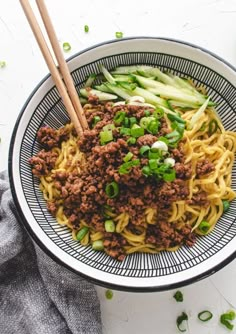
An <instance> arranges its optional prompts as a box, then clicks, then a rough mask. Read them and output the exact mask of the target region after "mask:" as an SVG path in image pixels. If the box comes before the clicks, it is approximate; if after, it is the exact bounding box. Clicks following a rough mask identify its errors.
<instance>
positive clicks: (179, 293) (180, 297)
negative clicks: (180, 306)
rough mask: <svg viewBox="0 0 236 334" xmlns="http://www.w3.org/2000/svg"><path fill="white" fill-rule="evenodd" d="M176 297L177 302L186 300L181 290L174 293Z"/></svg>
mask: <svg viewBox="0 0 236 334" xmlns="http://www.w3.org/2000/svg"><path fill="white" fill-rule="evenodd" d="M173 297H174V299H175V300H176V301H177V302H182V301H183V300H184V297H183V294H182V292H181V291H179V290H178V291H176V293H175V294H174V296H173Z"/></svg>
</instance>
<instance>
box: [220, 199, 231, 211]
mask: <svg viewBox="0 0 236 334" xmlns="http://www.w3.org/2000/svg"><path fill="white" fill-rule="evenodd" d="M222 204H223V211H224V212H226V211H228V210H229V206H230V203H229V201H227V200H226V199H223V200H222Z"/></svg>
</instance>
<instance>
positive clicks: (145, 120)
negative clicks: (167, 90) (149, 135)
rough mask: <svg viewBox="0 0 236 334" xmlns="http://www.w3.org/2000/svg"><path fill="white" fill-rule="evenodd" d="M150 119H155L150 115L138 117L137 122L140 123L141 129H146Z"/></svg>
mask: <svg viewBox="0 0 236 334" xmlns="http://www.w3.org/2000/svg"><path fill="white" fill-rule="evenodd" d="M151 121H155V117H153V116H150V117H142V118H141V119H140V122H139V124H140V126H141V128H143V129H147V127H148V125H149V123H150V122H151Z"/></svg>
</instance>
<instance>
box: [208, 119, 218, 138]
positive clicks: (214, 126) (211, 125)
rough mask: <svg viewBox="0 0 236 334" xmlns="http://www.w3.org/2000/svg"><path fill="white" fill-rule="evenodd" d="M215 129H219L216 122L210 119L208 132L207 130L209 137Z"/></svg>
mask: <svg viewBox="0 0 236 334" xmlns="http://www.w3.org/2000/svg"><path fill="white" fill-rule="evenodd" d="M217 129H220V128H219V125H218V122H217V121H216V120H215V119H212V120H211V121H210V123H209V130H208V134H209V136H211V135H213V134H214V133H215V132H216V131H217Z"/></svg>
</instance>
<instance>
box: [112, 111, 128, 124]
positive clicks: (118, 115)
mask: <svg viewBox="0 0 236 334" xmlns="http://www.w3.org/2000/svg"><path fill="white" fill-rule="evenodd" d="M125 115H126V113H125V112H124V111H118V112H117V113H116V114H115V117H114V122H115V124H121V123H122V122H123V120H124V119H125Z"/></svg>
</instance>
